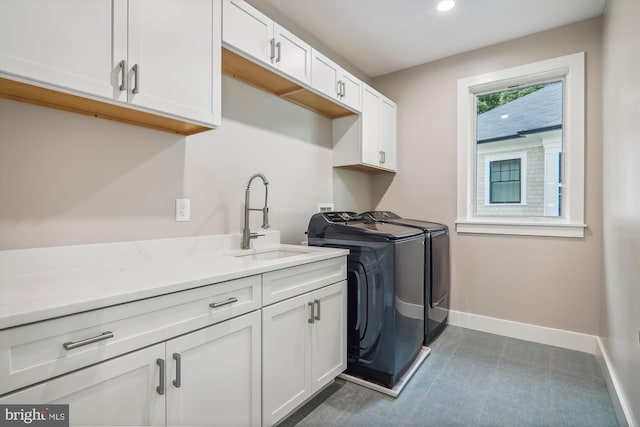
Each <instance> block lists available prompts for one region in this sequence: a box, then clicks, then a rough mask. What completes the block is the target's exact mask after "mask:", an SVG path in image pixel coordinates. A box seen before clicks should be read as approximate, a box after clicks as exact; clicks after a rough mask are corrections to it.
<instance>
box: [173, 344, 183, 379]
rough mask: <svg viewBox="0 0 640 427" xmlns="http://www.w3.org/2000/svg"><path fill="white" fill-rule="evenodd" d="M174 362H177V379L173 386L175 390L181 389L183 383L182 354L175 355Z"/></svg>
mask: <svg viewBox="0 0 640 427" xmlns="http://www.w3.org/2000/svg"><path fill="white" fill-rule="evenodd" d="M173 360H175V361H176V379H175V380H173V386H174V387H175V388H180V384H181V382H182V374H181V372H182V358H181V355H180V353H173Z"/></svg>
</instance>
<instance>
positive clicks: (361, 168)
mask: <svg viewBox="0 0 640 427" xmlns="http://www.w3.org/2000/svg"><path fill="white" fill-rule="evenodd" d="M334 168H340V169H348V170H353V171H358V172H366V173H371V174H379V173H396V172H395V171H392V170H390V169H380V168H376V167H374V166H369V165H362V164H358V165H342V166H334Z"/></svg>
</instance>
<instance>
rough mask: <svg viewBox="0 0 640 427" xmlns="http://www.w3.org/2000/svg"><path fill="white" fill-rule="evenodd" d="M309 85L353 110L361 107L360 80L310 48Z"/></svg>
mask: <svg viewBox="0 0 640 427" xmlns="http://www.w3.org/2000/svg"><path fill="white" fill-rule="evenodd" d="M311 86H312V87H313V88H314V89H316V90H318V91H319V92H321V93H323V94H325V95H327V96H329V97H331V98H333V99H335V100H337V101H340V102H342V103H343V104H345V105H347V106H349V107H351V108H352V109H354V110H355V111H358V112H360V111H361V109H362V82H361V81H360V80H359V79H357V78H356V77H354V76H353V75H351V74H349V73H348V72H347V71H345V70H343V69H342V67H340V66H339V65H338V64H336V63H335V62H333V61H332V60H330V59H329V58H327V57H326V56H324V55H323V54H322V53H320V52H318V51H317V50H315V49H313V50H312V58H311Z"/></svg>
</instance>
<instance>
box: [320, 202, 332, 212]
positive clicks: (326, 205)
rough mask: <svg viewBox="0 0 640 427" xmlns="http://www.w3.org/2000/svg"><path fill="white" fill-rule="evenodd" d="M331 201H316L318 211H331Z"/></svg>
mask: <svg viewBox="0 0 640 427" xmlns="http://www.w3.org/2000/svg"><path fill="white" fill-rule="evenodd" d="M332 210H333V203H318V212H331V211H332Z"/></svg>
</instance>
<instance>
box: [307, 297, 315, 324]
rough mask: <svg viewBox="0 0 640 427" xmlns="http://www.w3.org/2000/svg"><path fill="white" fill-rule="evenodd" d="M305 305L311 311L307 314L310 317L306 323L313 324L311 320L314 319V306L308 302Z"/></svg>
mask: <svg viewBox="0 0 640 427" xmlns="http://www.w3.org/2000/svg"><path fill="white" fill-rule="evenodd" d="M307 304H308V305H309V308H310V309H311V312H310V313H309V314H310V316H309V319H308V320H307V322H308V323H313V322H314V320H313V319H314V317H315V316H314V315H313V307H314V304H313V303H312V302H309V303H307Z"/></svg>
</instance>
